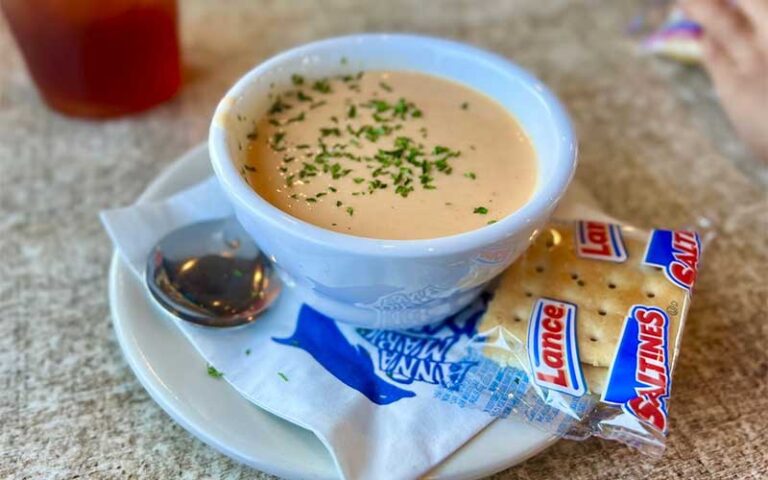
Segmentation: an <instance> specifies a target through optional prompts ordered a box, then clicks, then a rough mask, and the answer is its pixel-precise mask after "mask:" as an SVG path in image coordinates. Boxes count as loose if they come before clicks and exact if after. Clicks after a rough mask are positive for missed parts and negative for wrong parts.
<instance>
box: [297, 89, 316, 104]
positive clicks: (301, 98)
mask: <svg viewBox="0 0 768 480" xmlns="http://www.w3.org/2000/svg"><path fill="white" fill-rule="evenodd" d="M296 99H297V100H298V101H300V102H311V101H312V97H310V96H309V95H307V94H306V93H304V92H303V91H301V90H299V91H298V92H296Z"/></svg>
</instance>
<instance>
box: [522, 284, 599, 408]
mask: <svg viewBox="0 0 768 480" xmlns="http://www.w3.org/2000/svg"><path fill="white" fill-rule="evenodd" d="M528 357H529V360H530V363H531V371H532V377H533V381H534V383H536V385H538V386H540V387H543V388H550V389H553V390H557V391H558V392H563V393H567V394H569V395H573V396H577V397H580V396H582V395H584V394H585V393H586V392H587V386H586V383H585V382H584V374H583V372H582V370H581V363H580V362H579V350H578V345H577V343H576V305H573V304H572V303H568V302H562V301H559V300H551V299H548V298H540V299H539V300H538V301H537V302H536V305H534V308H533V311H532V313H531V320H530V321H529V322H528Z"/></svg>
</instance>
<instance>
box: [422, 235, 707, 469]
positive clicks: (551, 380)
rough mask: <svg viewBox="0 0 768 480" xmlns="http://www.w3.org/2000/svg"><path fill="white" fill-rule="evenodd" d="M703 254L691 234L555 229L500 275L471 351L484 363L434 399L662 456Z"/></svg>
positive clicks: (469, 358)
mask: <svg viewBox="0 0 768 480" xmlns="http://www.w3.org/2000/svg"><path fill="white" fill-rule="evenodd" d="M701 250H702V245H701V239H700V237H699V235H698V234H697V233H695V232H692V231H687V230H679V231H671V230H653V231H643V230H639V229H636V228H633V227H629V226H625V225H618V224H611V223H605V222H597V221H572V222H565V221H554V222H552V223H551V224H550V225H548V226H547V228H545V229H544V230H543V231H542V232H541V233H540V234H539V235H538V237H537V238H536V240H535V241H534V243H533V244H532V245H531V247H530V248H529V249H528V251H527V252H526V253H524V254H523V256H522V257H521V258H519V259H518V260H517V261H516V262H515V263H514V264H513V265H512V266H510V268H509V269H508V270H507V271H506V272H505V273H504V274H503V275H502V277H501V279H500V281H499V283H498V286H497V288H496V290H495V292H494V294H493V298H492V299H491V300H490V303H489V305H488V309H487V311H486V312H485V314H484V315H483V317H482V319H481V321H480V325H479V327H478V332H479V333H478V334H477V335H476V336H475V337H474V339H473V341H472V342H471V343H470V347H469V349H468V353H467V361H473V362H475V363H476V364H477V367H476V368H474V369H472V370H471V371H470V374H469V375H468V376H467V378H466V379H465V381H464V382H463V383H462V384H461V385H459V386H455V387H454V388H453V389H442V390H441V391H440V392H438V393H437V394H436V396H437V397H438V398H440V399H441V400H444V401H447V402H449V403H455V404H458V405H460V406H462V407H467V406H469V407H475V408H479V409H482V410H484V411H486V412H488V413H490V414H491V415H494V416H497V417H506V416H510V415H512V416H515V417H516V418H522V419H525V420H527V421H528V422H530V423H532V424H534V425H536V426H538V427H540V428H543V429H545V430H547V431H551V432H553V433H556V434H559V435H563V436H565V437H568V438H573V439H584V438H587V437H589V436H593V435H594V436H599V437H603V438H608V439H612V440H619V441H621V442H623V443H626V444H628V445H630V446H633V447H636V448H639V449H640V450H642V451H643V452H646V453H649V454H652V455H659V454H661V452H663V449H664V439H665V437H666V434H667V431H668V425H669V422H668V408H667V403H668V400H669V397H670V394H671V387H672V371H673V369H674V365H675V360H676V357H677V353H678V350H679V346H680V340H681V338H682V335H681V334H682V330H683V326H684V324H685V317H686V314H687V312H688V308H689V305H690V302H691V290H692V288H693V284H694V281H695V279H696V273H697V271H698V266H699V260H700V255H701Z"/></svg>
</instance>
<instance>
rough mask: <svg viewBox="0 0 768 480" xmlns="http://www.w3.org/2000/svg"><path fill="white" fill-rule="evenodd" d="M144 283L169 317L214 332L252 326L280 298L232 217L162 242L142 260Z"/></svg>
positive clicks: (270, 272)
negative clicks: (145, 271)
mask: <svg viewBox="0 0 768 480" xmlns="http://www.w3.org/2000/svg"><path fill="white" fill-rule="evenodd" d="M146 282H147V286H148V287H149V291H150V292H151V293H152V296H154V297H155V299H156V300H157V301H158V302H159V303H160V305H162V306H163V307H164V308H165V309H166V310H168V311H169V312H170V313H172V314H173V315H175V316H177V317H179V318H181V319H182V320H186V321H188V322H192V323H196V324H198V325H205V326H208V327H220V328H224V327H236V326H239V325H244V324H246V323H250V322H252V321H254V320H255V319H256V317H258V315H259V314H260V313H261V312H263V311H264V310H266V309H267V308H268V307H269V306H270V305H271V304H272V302H273V301H274V300H275V298H277V296H278V294H279V293H280V281H279V279H278V278H277V275H275V270H274V268H273V267H272V264H271V262H270V261H269V260H268V259H267V258H266V257H265V256H264V254H262V253H261V251H260V250H259V249H258V247H257V246H256V244H254V243H253V241H252V240H251V239H250V238H249V236H248V234H247V233H246V232H245V231H244V230H243V229H242V227H241V226H240V224H239V223H238V222H237V220H236V219H235V218H234V217H230V218H224V219H221V220H211V221H207V222H201V223H196V224H193V225H189V226H186V227H182V228H179V229H178V230H174V231H173V232H171V233H169V234H168V235H166V236H165V237H163V239H162V240H160V241H159V242H158V243H157V244H156V245H155V247H154V248H153V249H152V252H151V253H150V255H149V258H148V259H147V276H146Z"/></svg>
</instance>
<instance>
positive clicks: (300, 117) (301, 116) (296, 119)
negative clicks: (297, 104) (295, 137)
mask: <svg viewBox="0 0 768 480" xmlns="http://www.w3.org/2000/svg"><path fill="white" fill-rule="evenodd" d="M303 121H304V112H301V113H300V114H298V115H296V116H295V117H292V118H289V119H288V120H287V121H286V122H285V123H286V124H289V123H293V122H303Z"/></svg>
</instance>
